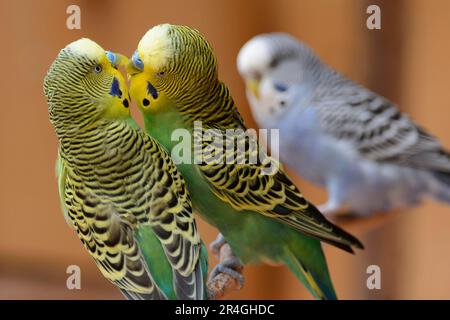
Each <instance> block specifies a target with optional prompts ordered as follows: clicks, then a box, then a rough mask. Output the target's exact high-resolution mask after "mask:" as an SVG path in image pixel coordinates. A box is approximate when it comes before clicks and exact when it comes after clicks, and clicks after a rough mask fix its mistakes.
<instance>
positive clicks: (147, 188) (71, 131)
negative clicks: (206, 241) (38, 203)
mask: <svg viewBox="0 0 450 320" xmlns="http://www.w3.org/2000/svg"><path fill="white" fill-rule="evenodd" d="M114 57H115V56H114V55H111V53H108V52H105V51H104V50H103V49H102V48H101V47H100V46H99V45H98V44H96V43H95V42H93V41H91V40H89V39H80V40H78V41H75V42H73V43H71V44H69V45H68V46H66V47H65V48H64V49H62V50H61V52H60V53H59V55H58V56H57V58H56V60H55V61H54V62H53V64H52V65H51V67H50V69H49V71H48V73H47V76H46V77H45V81H44V92H45V95H46V97H47V101H48V111H49V115H50V121H51V123H52V124H53V127H54V129H55V132H56V136H57V138H58V141H59V152H58V160H57V175H58V182H59V193H60V200H61V205H62V209H63V212H64V216H65V217H66V220H67V221H68V223H69V225H70V226H71V227H73V229H74V230H75V232H76V233H77V235H78V237H79V238H80V240H81V242H82V243H83V245H84V247H85V248H86V250H87V251H88V252H89V254H90V255H91V256H92V258H93V259H94V261H95V263H96V264H97V266H98V268H99V269H100V271H101V272H102V274H103V276H104V277H105V278H107V279H108V280H109V281H111V282H112V283H113V284H114V285H116V286H117V287H118V288H119V289H120V291H121V292H122V293H123V294H124V295H125V297H126V298H128V299H204V298H206V285H205V281H206V274H207V256H206V249H205V247H204V245H203V243H202V241H201V239H200V236H199V233H198V231H197V227H196V223H195V220H194V217H193V214H192V205H191V200H190V196H189V193H188V191H187V188H186V185H185V182H184V180H183V178H182V176H181V175H180V173H179V171H178V170H177V168H176V166H175V165H174V163H173V162H172V160H171V159H170V157H169V155H168V153H167V152H166V151H165V150H164V149H163V147H161V146H160V145H159V144H158V143H157V142H156V141H155V140H153V139H151V138H150V137H149V136H148V135H147V134H146V133H145V132H144V131H143V130H142V129H140V128H139V127H138V126H137V124H136V123H135V122H134V121H133V119H132V118H131V117H130V110H129V103H130V101H129V95H128V89H127V87H126V82H125V80H124V78H123V76H122V74H121V73H120V72H119V71H118V70H117V68H116V66H115V64H114V62H115V61H114V59H112V58H114ZM108 58H109V59H108ZM110 60H111V61H112V62H113V63H112V62H111V61H110Z"/></svg>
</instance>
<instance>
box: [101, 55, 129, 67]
mask: <svg viewBox="0 0 450 320" xmlns="http://www.w3.org/2000/svg"><path fill="white" fill-rule="evenodd" d="M106 57H107V58H108V60H109V62H111V64H112V66H113V67H114V68H116V69H118V68H120V67H126V66H127V64H128V61H130V59H128V57H127V56H125V55H123V54H120V53H114V52H112V51H106Z"/></svg>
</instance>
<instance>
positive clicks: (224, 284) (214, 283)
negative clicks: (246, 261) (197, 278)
mask: <svg viewBox="0 0 450 320" xmlns="http://www.w3.org/2000/svg"><path fill="white" fill-rule="evenodd" d="M234 257H235V256H234V254H233V252H232V251H231V247H230V245H229V244H228V243H225V244H224V245H222V246H221V247H220V252H219V259H220V262H223V261H225V260H227V259H231V258H234ZM233 270H235V271H236V272H238V273H240V274H241V275H242V272H243V270H244V266H243V265H240V266H238V267H236V268H234V269H233ZM240 289H242V286H241V284H240V283H239V281H238V280H236V279H234V278H233V277H232V276H230V275H229V274H227V273H219V274H217V275H216V276H215V277H214V278H213V279H210V280H209V281H208V296H209V299H210V300H220V299H223V298H224V297H225V296H226V295H227V294H229V293H230V292H231V291H237V290H240Z"/></svg>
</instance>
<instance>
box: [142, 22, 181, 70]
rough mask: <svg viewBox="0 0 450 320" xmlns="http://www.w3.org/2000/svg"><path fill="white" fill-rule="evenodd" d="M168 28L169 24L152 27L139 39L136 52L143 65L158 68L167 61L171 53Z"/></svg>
mask: <svg viewBox="0 0 450 320" xmlns="http://www.w3.org/2000/svg"><path fill="white" fill-rule="evenodd" d="M169 28H170V25H169V24H161V25H158V26H156V27H153V28H151V29H150V30H148V31H147V33H146V34H145V35H144V36H143V37H142V39H141V41H139V45H138V52H139V55H140V57H141V59H142V61H143V62H144V65H145V66H150V67H151V68H153V69H159V68H160V67H161V66H163V65H164V64H165V63H166V62H167V59H168V57H170V56H171V55H173V47H172V45H171V41H170V39H169V36H168V31H169Z"/></svg>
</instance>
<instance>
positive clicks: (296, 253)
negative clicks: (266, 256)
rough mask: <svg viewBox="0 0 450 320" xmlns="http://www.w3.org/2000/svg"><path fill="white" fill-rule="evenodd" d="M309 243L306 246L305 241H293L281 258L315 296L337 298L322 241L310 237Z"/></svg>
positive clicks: (324, 298) (325, 298) (322, 298)
mask: <svg viewBox="0 0 450 320" xmlns="http://www.w3.org/2000/svg"><path fill="white" fill-rule="evenodd" d="M307 243H308V245H307V246H305V241H302V242H300V241H295V242H291V244H290V245H289V247H288V248H287V249H286V250H285V252H284V254H283V255H282V256H281V260H282V261H283V263H284V264H285V265H286V266H287V267H288V268H289V269H290V270H291V271H292V272H293V273H294V274H295V276H296V277H297V278H298V279H299V280H300V281H301V283H303V285H304V286H305V287H306V288H307V289H308V291H309V292H310V293H311V294H312V295H313V296H314V297H315V298H317V299H321V300H336V299H337V296H336V292H335V291H334V287H333V284H332V282H331V278H330V274H329V272H328V266H327V263H326V260H325V256H324V253H323V250H322V248H321V244H320V242H319V241H317V240H315V239H310V240H309V241H307ZM312 249H314V250H312Z"/></svg>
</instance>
